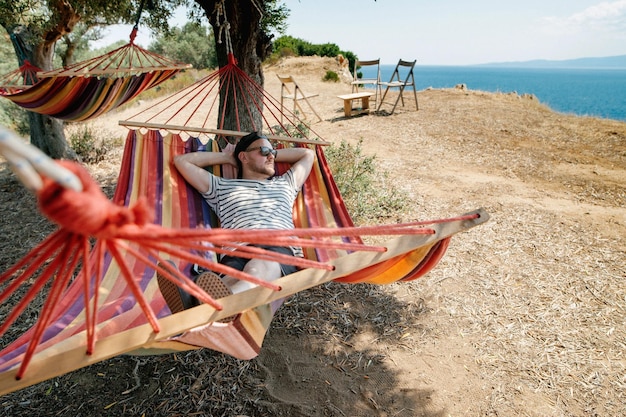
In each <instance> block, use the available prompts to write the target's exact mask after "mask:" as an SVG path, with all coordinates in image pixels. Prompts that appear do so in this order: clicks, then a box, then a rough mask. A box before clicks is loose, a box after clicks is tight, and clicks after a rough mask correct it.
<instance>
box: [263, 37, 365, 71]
mask: <svg viewBox="0 0 626 417" xmlns="http://www.w3.org/2000/svg"><path fill="white" fill-rule="evenodd" d="M272 46H273V50H274V52H272V54H271V55H270V56H269V57H268V58H267V62H269V63H273V62H276V61H278V59H280V58H284V57H288V56H313V55H317V56H327V57H331V58H332V57H336V56H337V55H339V54H341V55H343V56H344V57H346V58H347V59H348V62H349V65H350V68H352V67H353V66H354V63H355V62H356V60H357V56H356V55H355V54H354V52H351V51H342V50H341V49H340V48H339V46H337V45H336V44H334V43H323V44H312V43H311V42H308V41H305V40H302V39H299V38H294V37H293V36H286V35H285V36H281V37H279V38H277V39H276V40H275V41H274V43H273V44H272Z"/></svg>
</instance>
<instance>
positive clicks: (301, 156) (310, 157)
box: [276, 148, 315, 188]
mask: <svg viewBox="0 0 626 417" xmlns="http://www.w3.org/2000/svg"><path fill="white" fill-rule="evenodd" d="M314 161H315V152H313V150H312V149H309V148H285V149H279V150H278V153H277V154H276V162H287V163H289V164H291V170H292V171H293V177H294V180H295V181H296V185H297V187H298V188H300V187H302V184H304V182H305V181H306V179H307V178H308V176H309V173H310V172H311V168H312V167H313V162H314Z"/></svg>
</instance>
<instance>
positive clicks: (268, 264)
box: [223, 259, 283, 294]
mask: <svg viewBox="0 0 626 417" xmlns="http://www.w3.org/2000/svg"><path fill="white" fill-rule="evenodd" d="M243 271H244V272H246V273H248V274H250V275H252V276H253V277H257V278H261V279H263V280H265V281H274V280H276V279H278V278H280V277H281V276H282V275H283V273H282V270H281V268H280V264H279V263H278V262H274V261H266V260H261V259H250V261H248V262H247V263H246V266H244V267H243ZM223 281H224V283H225V284H226V286H228V288H230V290H231V291H232V292H233V294H236V293H238V292H242V291H246V290H249V289H250V288H253V287H256V284H253V283H251V282H248V281H243V280H239V279H236V278H232V277H229V276H225V277H224V278H223Z"/></svg>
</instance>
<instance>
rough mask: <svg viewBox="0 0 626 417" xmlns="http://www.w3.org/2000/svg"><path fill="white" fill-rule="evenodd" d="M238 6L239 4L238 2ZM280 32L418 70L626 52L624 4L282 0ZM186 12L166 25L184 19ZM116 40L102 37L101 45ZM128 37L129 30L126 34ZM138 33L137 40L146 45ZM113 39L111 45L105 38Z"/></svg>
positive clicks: (623, 0)
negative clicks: (408, 64) (401, 62)
mask: <svg viewBox="0 0 626 417" xmlns="http://www.w3.org/2000/svg"><path fill="white" fill-rule="evenodd" d="M238 1H242V0H238ZM284 3H285V4H286V5H287V8H289V9H290V16H289V18H288V20H287V24H288V28H287V32H286V35H290V36H293V37H295V38H300V39H303V40H306V41H308V42H311V43H314V44H319V43H334V44H336V45H338V46H339V48H340V49H342V50H344V51H352V52H354V53H355V54H356V55H357V56H358V57H359V59H362V60H369V59H376V58H380V59H381V63H382V64H390V65H392V64H395V63H396V62H397V61H398V59H404V60H410V61H412V60H414V59H416V60H417V64H418V65H473V64H483V63H493V62H511V61H529V60H534V59H548V60H564V59H575V58H583V57H605V56H613V55H626V0H614V1H612V0H608V1H597V0H596V1H594V0H525V1H513V0H439V1H433V0H376V1H374V0H285V1H284ZM185 20H186V18H185V13H184V11H182V10H181V11H179V13H177V14H176V16H175V18H174V19H173V20H172V25H173V26H182V25H183V24H184V22H185ZM114 32H115V33H117V34H118V35H117V38H113V37H112V36H113V35H111V36H109V37H107V38H106V40H105V43H104V44H108V43H111V42H112V41H115V40H117V39H128V35H126V36H125V37H120V36H119V34H120V33H123V31H121V32H120V31H119V30H118V29H116V30H114ZM127 33H130V29H128V32H127ZM149 36H150V32H149V30H148V29H146V28H143V29H142V28H140V30H139V35H138V37H137V43H138V44H140V45H143V46H146V47H147V46H148V43H149ZM111 39H112V41H111Z"/></svg>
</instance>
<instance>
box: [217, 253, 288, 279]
mask: <svg viewBox="0 0 626 417" xmlns="http://www.w3.org/2000/svg"><path fill="white" fill-rule="evenodd" d="M254 246H256V247H259V248H263V249H266V250H269V251H272V252H278V253H282V254H284V255H289V256H294V255H293V251H292V250H291V249H290V248H286V247H284V246H265V245H254ZM249 260H250V259H248V258H240V257H238V256H229V255H224V256H222V258H221V259H220V263H221V264H223V265H227V266H230V267H231V268H234V269H237V270H239V271H243V268H244V266H246V264H247V263H248V261H249ZM280 270H281V271H282V274H283V275H282V276H285V275H289V274H293V273H294V272H296V271H297V270H298V267H297V266H295V265H287V264H280Z"/></svg>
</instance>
